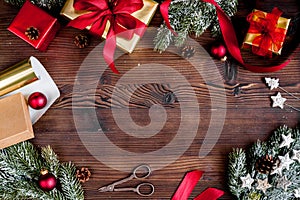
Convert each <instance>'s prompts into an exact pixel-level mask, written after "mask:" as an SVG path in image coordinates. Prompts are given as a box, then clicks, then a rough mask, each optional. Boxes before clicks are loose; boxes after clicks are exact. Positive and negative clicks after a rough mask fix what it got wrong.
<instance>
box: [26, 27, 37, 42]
mask: <svg viewBox="0 0 300 200" xmlns="http://www.w3.org/2000/svg"><path fill="white" fill-rule="evenodd" d="M25 35H26V36H27V37H28V38H29V40H37V39H38V38H39V35H40V32H39V30H38V29H37V28H35V27H33V26H31V27H28V28H27V29H26V31H25Z"/></svg>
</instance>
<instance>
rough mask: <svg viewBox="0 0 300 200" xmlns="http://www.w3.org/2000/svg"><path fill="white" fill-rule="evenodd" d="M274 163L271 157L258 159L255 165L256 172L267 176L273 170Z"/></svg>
mask: <svg viewBox="0 0 300 200" xmlns="http://www.w3.org/2000/svg"><path fill="white" fill-rule="evenodd" d="M274 164H275V161H274V159H273V157H272V156H270V155H266V156H265V157H261V158H259V159H258V160H257V161H256V163H255V168H256V170H257V171H259V172H260V173H263V174H268V173H270V172H271V171H272V170H273V167H274Z"/></svg>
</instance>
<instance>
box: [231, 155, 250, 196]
mask: <svg viewBox="0 0 300 200" xmlns="http://www.w3.org/2000/svg"><path fill="white" fill-rule="evenodd" d="M228 157H229V165H228V186H229V190H230V191H231V192H232V194H234V195H235V196H237V197H238V198H240V196H241V194H242V193H243V192H244V191H245V189H244V188H242V187H241V185H242V183H241V179H240V177H242V176H245V175H246V173H247V169H246V153H245V151H244V150H243V149H233V151H232V152H231V153H230V154H229V156H228Z"/></svg>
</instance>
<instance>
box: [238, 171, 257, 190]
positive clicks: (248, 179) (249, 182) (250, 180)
mask: <svg viewBox="0 0 300 200" xmlns="http://www.w3.org/2000/svg"><path fill="white" fill-rule="evenodd" d="M241 180H242V182H243V185H242V187H243V188H249V189H251V185H252V183H253V182H254V179H253V178H251V176H250V174H247V176H244V177H241Z"/></svg>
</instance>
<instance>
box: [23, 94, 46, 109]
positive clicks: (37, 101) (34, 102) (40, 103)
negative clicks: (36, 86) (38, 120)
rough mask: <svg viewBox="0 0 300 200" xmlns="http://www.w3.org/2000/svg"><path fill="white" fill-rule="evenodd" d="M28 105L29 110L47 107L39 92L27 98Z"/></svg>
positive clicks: (42, 95) (44, 98)
mask: <svg viewBox="0 0 300 200" xmlns="http://www.w3.org/2000/svg"><path fill="white" fill-rule="evenodd" d="M28 104H29V106H30V107H31V108H33V109H36V110H40V109H42V108H44V107H45V106H46V105H47V97H46V96H45V95H44V94H43V93H41V92H34V93H32V94H31V95H30V96H29V98H28Z"/></svg>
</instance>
